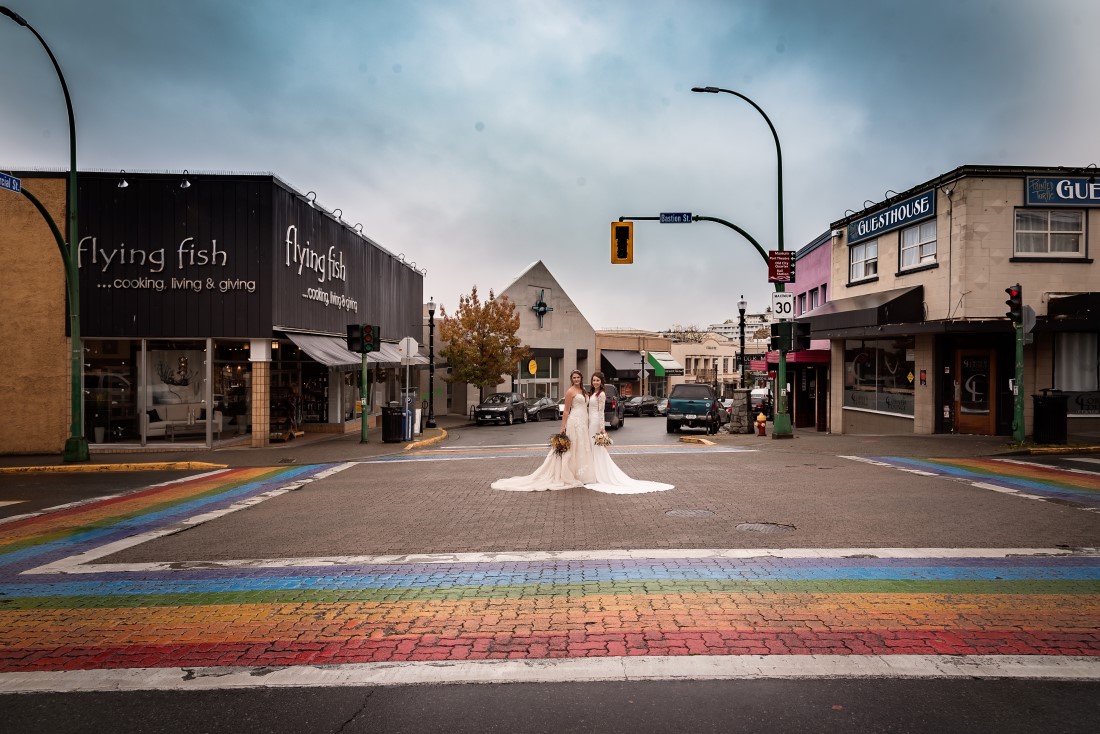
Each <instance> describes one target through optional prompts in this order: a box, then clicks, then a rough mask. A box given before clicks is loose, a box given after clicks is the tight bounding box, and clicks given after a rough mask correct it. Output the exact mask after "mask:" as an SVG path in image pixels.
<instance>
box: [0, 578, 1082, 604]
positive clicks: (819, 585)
mask: <svg viewBox="0 0 1100 734" xmlns="http://www.w3.org/2000/svg"><path fill="white" fill-rule="evenodd" d="M626 594H638V595H650V594H960V595H1073V596H1081V595H1085V596H1087V595H1095V596H1100V581H1079V580H1046V581H1031V580H1029V581H959V580H948V581H910V580H887V581H875V580H838V581H644V582H639V581H617V582H606V583H581V584H556V585H555V584H526V585H516V586H458V587H446V588H420V589H410V588H403V589H335V590H333V589H276V590H264V591H227V592H212V593H197V594H132V595H130V594H127V595H116V596H53V597H50V596H39V597H22V598H17V599H0V612H3V611H10V610H18V609H80V608H88V609H93V608H101V609H103V608H108V609H109V608H129V607H185V606H203V605H211V606H219V605H230V604H347V603H355V602H369V603H377V604H386V603H399V602H424V601H447V600H451V601H458V600H463V599H526V598H538V597H543V598H556V597H567V598H580V597H587V596H603V595H626ZM1095 606H1096V608H1100V600H1098V601H1097V604H1096V605H1095Z"/></svg>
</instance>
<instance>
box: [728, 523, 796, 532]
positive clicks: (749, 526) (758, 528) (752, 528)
mask: <svg viewBox="0 0 1100 734" xmlns="http://www.w3.org/2000/svg"><path fill="white" fill-rule="evenodd" d="M737 529H738V530H741V531H743V532H746V533H764V534H766V535H768V534H776V533H793V532H794V531H795V529H796V528H795V526H794V525H780V524H779V523H775V522H743V523H741V524H740V525H738V526H737Z"/></svg>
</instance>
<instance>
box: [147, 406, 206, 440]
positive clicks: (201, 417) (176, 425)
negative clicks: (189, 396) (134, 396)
mask: <svg viewBox="0 0 1100 734" xmlns="http://www.w3.org/2000/svg"><path fill="white" fill-rule="evenodd" d="M205 410H206V409H205V408H204V407H203V406H202V404H201V403H169V404H167V405H165V404H160V405H157V406H156V407H154V408H150V409H149V410H148V411H146V412H145V414H144V415H143V416H142V419H141V420H142V423H144V424H145V435H146V436H147V437H149V438H156V437H158V436H170V437H174V434H177V433H178V434H180V435H183V434H187V435H192V436H194V435H199V434H205V433H206V427H205V426H206V413H205ZM188 416H190V418H189V417H188ZM211 423H212V424H213V426H212V427H213V430H214V436H215V437H216V438H221V434H222V413H221V411H220V410H215V411H214V415H213V418H212V419H211ZM169 428H171V430H169Z"/></svg>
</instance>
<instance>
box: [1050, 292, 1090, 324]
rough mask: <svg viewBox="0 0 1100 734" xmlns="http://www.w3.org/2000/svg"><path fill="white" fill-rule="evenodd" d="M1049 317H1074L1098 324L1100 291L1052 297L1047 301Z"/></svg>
mask: <svg viewBox="0 0 1100 734" xmlns="http://www.w3.org/2000/svg"><path fill="white" fill-rule="evenodd" d="M1047 318H1049V319H1074V320H1077V321H1084V322H1086V323H1089V324H1096V323H1098V322H1100V293H1096V292H1093V293H1075V294H1074V295H1072V296H1059V297H1057V298H1055V297H1051V299H1050V301H1049V302H1048V303H1047Z"/></svg>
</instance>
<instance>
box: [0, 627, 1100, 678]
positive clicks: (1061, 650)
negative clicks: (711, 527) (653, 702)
mask: <svg viewBox="0 0 1100 734" xmlns="http://www.w3.org/2000/svg"><path fill="white" fill-rule="evenodd" d="M634 655H658V656H667V655H1056V656H1070V655H1072V656H1091V657H1100V633H1098V632H1056V631H1051V630H1026V631H1023V630H991V631H981V632H978V631H965V632H963V631H950V630H910V631H897V630H893V631H892V630H867V631H864V632H813V631H810V630H804V631H790V630H781V631H779V630H777V631H760V630H757V631H752V632H744V631H738V630H710V631H697V632H665V633H662V632H652V631H645V630H639V631H637V632H626V633H622V632H618V633H607V634H587V633H584V632H570V633H560V634H543V635H510V634H507V633H501V634H481V635H478V634H472V635H460V636H458V637H441V636H439V635H425V636H422V637H407V636H405V637H391V638H384V639H368V638H365V637H364V638H359V639H353V640H350V641H345V642H332V643H325V642H324V641H323V640H319V641H316V642H313V643H307V644H303V643H300V642H298V641H297V640H294V639H286V640H270V641H265V642H261V643H249V642H235V643H199V644H175V645H133V646H118V647H97V646H73V647H59V648H56V649H48V650H47V649H34V648H23V649H18V648H16V649H12V648H9V649H6V650H0V672H9V673H10V672H30V671H49V670H84V669H100V668H144V667H153V668H163V667H192V666H198V667H207V666H209V667H216V666H227V665H238V666H265V665H307V664H312V665H321V664H333V663H374V662H387V661H416V660H491V659H532V660H534V659H546V658H577V657H613V656H634Z"/></svg>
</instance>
